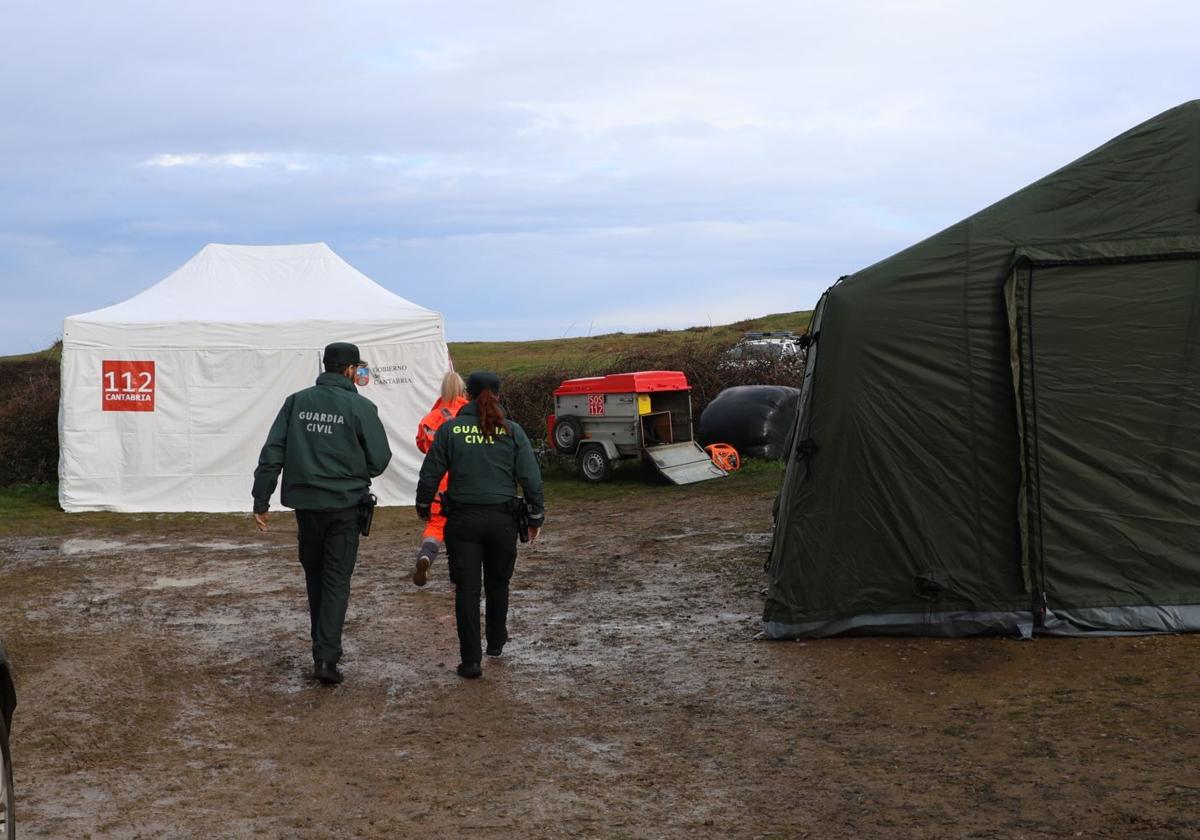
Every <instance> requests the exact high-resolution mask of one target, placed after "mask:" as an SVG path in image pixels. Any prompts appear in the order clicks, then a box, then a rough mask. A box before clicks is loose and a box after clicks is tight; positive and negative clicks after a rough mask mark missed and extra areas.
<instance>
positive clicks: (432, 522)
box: [421, 475, 450, 542]
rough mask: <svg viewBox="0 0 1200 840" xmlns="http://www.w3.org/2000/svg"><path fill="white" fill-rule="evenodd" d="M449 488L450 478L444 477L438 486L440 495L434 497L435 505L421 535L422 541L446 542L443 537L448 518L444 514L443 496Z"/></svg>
mask: <svg viewBox="0 0 1200 840" xmlns="http://www.w3.org/2000/svg"><path fill="white" fill-rule="evenodd" d="M449 486H450V476H449V475H444V476H442V483H441V484H439V485H438V495H436V496H434V497H433V504H432V505H430V507H429V519H428V520H427V521H426V522H425V531H424V532H423V533H422V534H421V538H422V539H426V540H437V541H438V542H445V540H444V539H443V537H442V535H443V534H444V533H445V531H446V517H445V516H444V515H443V514H442V496H441V494H442V493H445V492H446V488H447V487H449Z"/></svg>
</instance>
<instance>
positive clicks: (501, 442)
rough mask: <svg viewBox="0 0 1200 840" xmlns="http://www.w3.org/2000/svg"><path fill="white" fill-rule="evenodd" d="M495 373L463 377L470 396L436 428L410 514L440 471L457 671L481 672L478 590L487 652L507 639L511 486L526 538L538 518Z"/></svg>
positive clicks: (427, 500)
mask: <svg viewBox="0 0 1200 840" xmlns="http://www.w3.org/2000/svg"><path fill="white" fill-rule="evenodd" d="M499 392H500V378H499V377H497V376H496V374H494V373H487V372H483V371H478V372H476V373H472V374H471V375H470V376H469V377H467V395H468V396H469V397H470V398H471V401H470V402H468V403H467V404H466V405H465V406H463V407H462V408H461V409H460V410H459V412H458V415H457V416H456V417H455V418H454V419H453V420H450V421H448V422H446V423H443V424H442V426H441V428H439V429H438V430H437V434H436V435H435V436H434V438H433V445H432V446H431V447H430V448H429V452H428V453H426V455H425V461H424V463H423V464H422V465H421V478H420V480H419V481H418V482H417V515H418V516H420V517H421V518H422V519H427V518H428V517H429V511H430V507H431V505H432V504H433V500H434V494H435V493H436V492H437V488H438V483H439V482H440V481H441V480H442V476H443V475H446V474H447V473H449V475H450V484H449V489H448V490H447V491H446V495H445V500H446V504H445V506H444V510H445V515H446V530H445V542H446V556H447V564H448V565H449V567H450V580H451V581H452V582H453V583H454V615H455V619H456V623H457V625H458V649H459V654H460V658H461V660H462V661H461V663H460V664H459V666H458V675H459V676H460V677H466V678H468V679H473V678H475V677H478V676H481V675H482V674H483V670H482V668H481V667H480V661H481V660H482V659H483V657H482V655H481V651H480V643H479V590H480V571H481V570H482V578H483V589H484V590H485V591H486V592H487V608H486V622H485V624H486V634H487V653H488V656H500V654H501V653H502V652H503V650H504V643H505V642H507V641H508V582H509V580H510V579H511V578H512V573H513V565H514V564H515V563H516V560H517V521H516V516H515V511H516V498H517V486H518V485H520V487H521V489H522V490H523V491H524V494H525V501H526V503H527V504H528V506H529V539H530V541H533V540H535V539H537V536H538V533H539V531H540V530H541V527H542V523H543V522H544V521H545V502H544V499H543V495H542V474H541V470H539V469H538V464H537V458H535V457H534V454H533V447H532V446H530V444H529V438H528V437H527V436H526V435H525V431H524V430H523V429H522V428H521V427H520V426H519V425H517V424H516V423H515V422H513V421H512V420H506V419H505V418H504V412H503V411H502V410H501V408H500V402H499V400H498V398H497V395H498V394H499Z"/></svg>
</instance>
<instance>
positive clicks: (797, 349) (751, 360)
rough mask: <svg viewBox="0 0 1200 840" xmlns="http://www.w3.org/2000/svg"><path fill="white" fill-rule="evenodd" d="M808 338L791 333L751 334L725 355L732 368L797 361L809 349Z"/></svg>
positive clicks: (726, 361)
mask: <svg viewBox="0 0 1200 840" xmlns="http://www.w3.org/2000/svg"><path fill="white" fill-rule="evenodd" d="M807 339H808V336H806V335H805V336H800V335H796V334H795V333H791V332H749V333H746V336H745V337H744V338H743V339H742V340H741V341H739V342H738V343H737V344H735V345H734V346H733V347H730V348H729V350H728V351H726V353H725V363H726V364H728V365H729V366H730V367H753V366H755V365H762V364H770V363H771V362H777V361H786V360H790V359H795V358H796V357H798V356H800V355H801V354H802V353H804V350H805V348H807V347H808V341H807Z"/></svg>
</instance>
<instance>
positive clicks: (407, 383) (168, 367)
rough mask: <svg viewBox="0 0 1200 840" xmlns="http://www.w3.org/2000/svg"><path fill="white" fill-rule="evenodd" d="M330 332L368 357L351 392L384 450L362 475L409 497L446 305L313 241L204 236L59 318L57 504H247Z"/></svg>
mask: <svg viewBox="0 0 1200 840" xmlns="http://www.w3.org/2000/svg"><path fill="white" fill-rule="evenodd" d="M332 341H351V342H354V343H355V344H357V345H358V346H359V349H360V350H361V351H362V355H363V358H364V359H365V360H366V361H367V362H369V363H370V365H371V381H370V383H369V384H367V385H365V386H363V387H360V388H359V393H361V394H363V395H364V396H366V397H368V398H369V399H370V400H371V401H372V402H374V403H375V404H376V405H377V406H378V407H379V416H380V418H381V419H382V420H383V424H384V427H385V428H386V429H387V433H388V440H389V442H390V444H391V448H392V453H393V455H392V462H391V464H390V465H389V466H388V468H387V471H386V472H384V474H383V475H382V476H380V477H379V478H377V479H375V481H374V483H373V485H372V491H373V492H374V493H375V494H376V495H377V496H378V497H379V501H380V504H385V505H409V504H412V503H413V500H414V491H415V488H416V478H417V471H418V469H419V468H420V464H421V455H420V453H419V452H418V451H417V449H416V446H415V445H414V443H413V438H414V434H415V430H416V426H417V422H418V421H419V420H420V419H421V417H422V416H423V415H424V414H425V412H427V411H428V410H429V406H430V405H432V404H433V402H434V400H435V399H436V398H437V396H438V391H439V386H440V384H441V379H442V377H443V376H444V374H445V372H446V371H447V370H448V369H449V365H450V361H449V354H448V353H447V349H446V341H445V335H444V326H443V321H442V316H441V314H440V313H438V312H434V311H432V310H429V309H425V308H424V307H421V306H418V305H417V304H415V303H412V302H411V301H408V300H405V299H404V298H402V297H400V296H398V295H395V294H393V293H391V292H389V291H388V290H387V289H384V288H383V287H382V286H380V285H378V284H377V283H375V282H374V281H373V280H371V279H370V278H369V277H367V276H365V275H363V274H362V273H360V272H359V271H357V270H355V269H354V268H353V267H352V266H350V265H349V264H348V263H346V262H345V261H344V260H342V259H341V257H339V256H338V255H337V254H335V253H334V252H333V251H332V250H330V249H329V247H328V246H326V245H325V244H324V243H317V244H314V245H273V246H248V245H207V246H205V247H204V248H203V249H202V250H201V251H200V253H198V254H197V255H196V256H194V257H192V258H191V259H190V260H188V262H187V263H185V264H184V265H183V266H182V267H181V268H180V269H179V270H178V271H176V272H175V273H174V274H171V275H170V276H169V277H167V278H166V279H165V280H162V281H161V282H159V283H158V284H156V285H154V286H152V287H151V288H149V289H147V290H146V291H144V292H142V293H141V294H139V295H137V296H135V297H132V298H130V299H129V300H127V301H125V302H123V303H118V304H116V305H114V306H110V307H107V308H106V309H98V310H96V311H95V312H88V313H85V314H83V315H75V316H73V317H70V318H67V319H66V321H65V322H64V324H63V357H62V400H61V406H60V409H59V446H60V453H61V454H60V456H59V501H60V503H61V504H62V507H63V510H66V511H82V510H117V511H248V510H250V507H251V498H250V486H251V483H252V474H253V472H254V467H255V465H256V464H257V463H258V453H259V450H260V448H261V447H262V444H263V441H264V440H265V438H266V434H267V430H268V429H269V428H270V425H271V422H272V421H273V420H274V418H275V415H276V413H277V412H278V411H279V407H280V405H282V403H283V400H284V398H285V397H286V396H287V395H288V394H290V393H292V392H293V391H298V390H300V389H301V388H305V387H307V386H309V385H312V384H313V382H314V381H315V380H316V378H317V376H318V375H319V373H320V372H321V370H322V367H321V350H322V348H323V347H324V346H325V345H326V344H328V343H330V342H332ZM272 505H273V507H276V508H277V507H278V505H279V500H278V494H277V495H276V499H275V500H274V501H273V502H272Z"/></svg>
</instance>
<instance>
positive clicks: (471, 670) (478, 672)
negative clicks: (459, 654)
mask: <svg viewBox="0 0 1200 840" xmlns="http://www.w3.org/2000/svg"><path fill="white" fill-rule="evenodd" d="M457 672H458V675H459V676H460V677H462V678H463V679H464V680H477V679H479V678H480V677H482V676H483V669H482V668H480V667H479V663H478V662H463V663H462V664H461V665H459V666H458V668H457Z"/></svg>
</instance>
